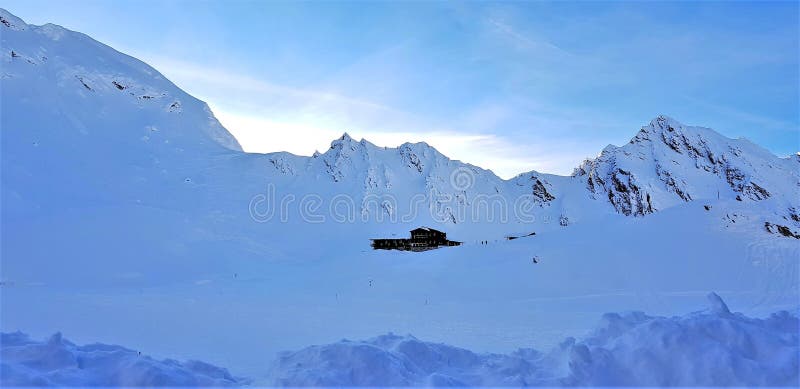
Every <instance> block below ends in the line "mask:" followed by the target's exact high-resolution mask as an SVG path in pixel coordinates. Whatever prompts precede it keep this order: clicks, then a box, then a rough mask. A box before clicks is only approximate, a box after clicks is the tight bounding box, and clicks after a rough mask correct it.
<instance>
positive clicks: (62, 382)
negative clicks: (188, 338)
mask: <svg viewBox="0 0 800 389" xmlns="http://www.w3.org/2000/svg"><path fill="white" fill-rule="evenodd" d="M0 339H1V340H2V358H1V359H0V386H4V387H6V386H30V385H33V386H233V385H239V384H242V382H240V380H239V379H237V378H234V377H233V376H231V375H230V373H228V371H227V370H225V369H222V368H219V367H216V366H213V365H209V364H207V363H204V362H199V361H187V362H178V361H175V360H171V359H165V360H163V361H158V360H155V359H152V358H150V357H148V356H144V355H140V354H139V353H138V352H136V351H133V350H129V349H126V348H124V347H120V346H112V345H105V344H99V343H98V344H90V345H85V346H77V345H75V344H73V343H72V342H70V341H68V340H66V339H64V338H63V337H62V336H61V334H60V333H57V334H55V335H53V336H51V337H50V339H48V340H47V341H45V342H38V341H34V340H31V339H30V338H28V336H27V335H25V334H23V333H21V332H15V333H8V334H6V333H4V334H2V338H0Z"/></svg>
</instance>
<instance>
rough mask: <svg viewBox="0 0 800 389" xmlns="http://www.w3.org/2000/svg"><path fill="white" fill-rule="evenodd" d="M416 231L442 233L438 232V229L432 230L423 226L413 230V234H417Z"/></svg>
mask: <svg viewBox="0 0 800 389" xmlns="http://www.w3.org/2000/svg"><path fill="white" fill-rule="evenodd" d="M416 231H424V232H439V233H442V231H439V230H437V229H435V228H430V227H425V226H422V227H417V228H415V229H413V230H411V232H416Z"/></svg>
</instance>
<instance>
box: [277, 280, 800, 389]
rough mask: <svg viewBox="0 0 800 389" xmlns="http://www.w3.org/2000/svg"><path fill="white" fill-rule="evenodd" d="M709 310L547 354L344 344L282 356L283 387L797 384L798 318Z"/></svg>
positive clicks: (626, 319) (621, 329) (622, 322)
mask: <svg viewBox="0 0 800 389" xmlns="http://www.w3.org/2000/svg"><path fill="white" fill-rule="evenodd" d="M709 300H710V303H711V304H710V305H711V306H710V308H709V309H707V310H705V311H701V312H695V313H690V314H688V315H684V316H676V317H654V316H648V315H646V314H644V313H642V312H630V313H624V314H617V313H608V314H606V315H604V316H603V319H602V322H601V324H600V325H599V326H598V328H597V329H596V330H595V331H593V332H592V333H591V334H590V335H589V336H587V337H586V338H584V339H583V340H581V341H576V340H575V339H574V338H567V339H566V340H564V341H563V342H562V343H561V344H560V345H559V346H557V347H555V348H553V349H552V350H550V351H549V352H546V353H543V352H539V351H536V350H533V349H520V350H518V351H516V352H514V353H511V354H477V353H474V352H472V351H469V350H466V349H462V348H458V347H453V346H448V345H445V344H440V343H429V342H424V341H421V340H418V339H417V338H415V337H413V336H410V335H408V336H397V335H394V334H388V335H383V336H379V337H376V338H372V339H369V340H365V341H349V340H342V341H340V342H337V343H333V344H328V345H323V346H312V347H308V348H305V349H303V350H300V351H297V352H293V353H285V354H283V355H281V356H280V357H279V359H278V361H277V362H276V365H275V367H274V370H273V373H272V374H273V376H274V377H275V381H274V384H275V385H281V386H407V385H413V386H418V385H425V386H428V385H429V386H538V385H544V386H555V385H570V386H571V385H593V386H628V385H635V386H697V385H702V386H752V385H757V386H797V385H798V383H800V382H798V368H799V367H800V365H799V364H798V351H800V350H799V349H798V318H797V316H796V315H794V314H791V313H789V312H787V311H781V312H778V313H775V314H773V315H771V316H770V317H768V318H766V319H754V318H749V317H746V316H744V315H742V314H738V313H731V312H730V311H729V310H728V308H727V307H726V306H725V303H724V302H723V301H722V300H721V299H720V298H719V296H717V295H716V294H713V293H712V294H711V295H709Z"/></svg>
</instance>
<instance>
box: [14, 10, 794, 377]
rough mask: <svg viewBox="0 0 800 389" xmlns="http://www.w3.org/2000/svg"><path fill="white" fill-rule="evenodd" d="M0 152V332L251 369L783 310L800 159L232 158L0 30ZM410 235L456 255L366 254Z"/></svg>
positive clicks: (222, 138) (169, 102) (174, 90)
mask: <svg viewBox="0 0 800 389" xmlns="http://www.w3.org/2000/svg"><path fill="white" fill-rule="evenodd" d="M0 137H2V139H0V140H1V141H0V166H1V167H2V174H0V207H1V208H2V212H0V224H1V226H2V228H0V235H1V237H2V245H0V256H1V257H2V274H1V275H0V281H2V284H0V287H2V288H3V289H2V293H3V295H2V297H3V301H2V304H0V310H1V312H0V313H1V314H0V318H2V320H0V329H2V330H3V331H15V330H18V329H20V330H24V331H26V332H29V333H31V334H32V335H33V336H37V337H41V336H43V335H44V334H50V333H53V332H55V331H64V332H65V333H69V334H70V336H71V337H73V338H74V339H76V340H77V341H87V340H92V341H95V340H99V341H104V342H111V343H119V344H126V345H131V347H136V348H142V349H145V348H146V349H148V350H154V351H153V352H156V353H160V354H161V355H175V356H176V357H180V358H183V359H193V358H199V359H202V360H208V361H210V362H212V363H214V364H218V365H224V366H235V367H236V368H237V369H240V370H239V371H245V370H247V371H249V372H253V371H257V370H258V369H260V368H262V367H263V366H261V365H260V362H259V361H261V355H262V354H263V353H271V352H275V351H278V350H280V349H300V348H301V347H304V346H306V345H308V344H312V343H317V344H320V343H330V342H333V341H335V340H337V339H340V338H341V337H343V336H347V337H351V338H360V339H363V338H367V337H370V336H374V335H375V334H379V333H386V332H387V331H394V332H397V333H409V332H411V333H414V334H415V335H417V336H420V337H422V338H425V339H430V340H433V341H444V342H447V343H451V344H459V345H463V346H464V347H469V348H471V349H475V350H477V351H493V352H494V351H497V352H507V351H509V350H510V348H512V347H513V348H516V347H519V346H520V345H523V344H531V343H534V342H536V344H537V346H539V347H548V346H547V344H548V343H547V342H552V341H554V340H556V341H557V340H560V339H561V337H562V335H565V332H566V331H565V328H564V323H569V325H570V327H571V328H569V331H568V332H567V334H576V333H580V332H581V331H585V330H588V329H589V328H591V327H592V324H593V321H594V320H595V318H596V317H598V315H600V314H602V313H603V312H612V311H622V310H629V309H642V310H648V311H649V312H652V313H653V314H659V315H669V314H675V313H682V312H685V311H686V310H687V309H689V307H693V306H695V302H694V301H692V299H693V298H695V297H696V296H698V295H699V296H704V295H705V294H706V293H707V292H708V291H711V290H715V291H719V292H720V294H722V295H724V296H725V298H726V299H727V300H729V301H732V303H734V304H736V306H739V307H743V308H742V310H743V311H744V312H745V313H747V314H748V315H761V314H765V313H771V312H773V311H775V310H777V309H786V308H789V309H794V308H796V307H797V304H796V302H797V301H798V300H797V299H798V295H799V293H800V292H799V291H798V285H797V274H798V271H799V270H798V269H800V264H798V258H799V257H800V255H798V253H800V245H799V244H798V243H800V240H798V239H794V238H796V237H800V216H798V211H797V210H798V209H800V195H798V190H799V188H800V186H799V184H800V180H799V179H798V167H800V159H798V157H797V156H793V157H790V158H779V157H777V156H774V155H772V154H771V153H769V152H768V151H766V150H764V149H761V148H759V147H758V146H756V145H753V144H752V143H750V142H748V141H745V140H734V139H729V138H726V137H724V136H722V135H720V134H718V133H716V132H714V131H713V130H710V129H705V128H699V127H689V126H684V125H682V124H680V123H678V122H677V121H675V120H673V119H670V118H667V117H663V116H659V117H657V118H656V119H654V120H653V121H652V122H651V123H650V124H649V125H647V126H645V127H643V128H642V129H641V131H639V133H638V134H636V135H635V136H634V137H633V139H632V140H631V142H630V143H628V144H626V145H624V146H621V147H614V146H609V147H607V148H606V149H605V150H603V151H602V152H601V153H600V155H599V156H598V157H597V158H595V159H592V160H588V161H586V162H584V163H583V164H581V165H580V166H579V167H578V168H577V169H576V171H575V173H574V174H573V175H571V176H557V175H551V174H545V173H539V172H528V173H523V174H520V175H519V176H517V177H514V178H513V179H510V180H503V179H501V178H499V177H497V176H496V175H495V174H493V173H492V172H491V171H489V170H485V169H481V168H479V167H476V166H473V165H470V164H467V163H464V162H461V161H456V160H451V159H449V158H447V157H446V156H444V155H442V154H441V153H439V152H438V151H437V150H436V149H435V148H433V147H432V146H430V145H427V144H425V143H415V144H404V145H401V146H399V147H396V148H387V147H380V146H377V145H374V144H372V143H370V142H368V141H366V140H360V141H357V140H355V139H352V138H351V137H350V136H348V135H347V134H345V135H343V136H342V137H341V138H339V139H336V140H334V141H333V142H332V143H331V148H330V149H329V150H326V151H325V152H323V153H316V154H314V155H313V156H297V155H292V154H289V153H285V152H278V153H269V154H252V153H245V152H243V151H241V150H240V148H239V146H238V144H237V143H236V140H235V139H234V138H233V137H232V136H231V135H230V134H229V133H228V132H227V131H226V130H225V129H224V128H223V127H222V126H221V125H220V123H219V122H218V121H217V120H216V119H215V118H214V116H213V114H212V113H211V112H210V110H209V109H208V107H207V106H206V104H205V103H203V102H201V101H199V100H197V99H195V98H193V97H191V96H189V95H188V94H186V93H185V92H183V91H182V90H180V89H179V88H178V87H176V86H175V85H174V84H172V83H171V82H169V81H168V80H167V79H165V78H164V77H163V76H162V75H160V74H159V73H158V72H157V71H156V70H154V69H152V68H151V67H149V66H147V65H146V64H144V63H142V62H140V61H138V60H136V59H134V58H131V57H129V56H126V55H125V54H122V53H119V52H117V51H115V50H113V49H112V48H110V47H108V46H105V45H103V44H102V43H99V42H96V41H94V40H93V39H91V38H90V37H87V36H85V35H83V34H80V33H77V32H72V31H69V30H66V29H64V28H62V27H59V26H55V25H44V26H32V25H28V24H25V23H24V22H23V21H22V20H20V19H18V18H16V17H15V16H13V15H11V14H10V13H8V12H7V11H5V10H0ZM419 225H428V226H431V227H438V228H440V229H442V230H444V231H446V232H447V233H448V237H449V238H451V239H454V240H460V241H463V242H464V244H463V245H462V246H460V247H454V248H447V249H442V250H432V251H428V252H424V253H406V252H388V251H386V252H375V251H372V250H370V248H369V240H368V238H374V237H388V236H393V235H403V236H405V235H406V234H407V233H408V231H409V229H410V228H412V227H417V226H419ZM531 232H536V233H537V234H536V235H535V236H530V237H527V238H525V239H516V240H513V241H511V240H505V239H503V238H504V237H505V236H506V235H516V236H521V235H528V234H529V233H531ZM478 241H483V242H484V243H483V244H478ZM534 256H536V257H538V258H540V259H541V260H540V261H537V262H536V263H535V264H533V263H532V261H531V258H532V257H534ZM198 323H202V325H198ZM209 328H214V329H215V331H213V333H209ZM199 340H200V341H199ZM540 342H543V343H544V345H542V344H540ZM549 344H550V345H552V343H549ZM253 349H256V350H259V351H258V352H255V351H249V352H243V351H242V350H253ZM209 350H213V351H209ZM236 373H238V372H236Z"/></svg>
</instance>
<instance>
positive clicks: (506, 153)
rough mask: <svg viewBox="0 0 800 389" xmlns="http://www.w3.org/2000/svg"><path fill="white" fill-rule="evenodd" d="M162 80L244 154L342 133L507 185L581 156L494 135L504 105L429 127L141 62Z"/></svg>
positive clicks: (267, 86) (344, 102)
mask: <svg viewBox="0 0 800 389" xmlns="http://www.w3.org/2000/svg"><path fill="white" fill-rule="evenodd" d="M143 57H145V60H146V61H148V62H149V63H151V64H153V66H154V67H156V68H158V69H159V70H160V71H161V72H162V73H164V74H165V75H166V76H167V77H168V78H170V79H171V80H173V81H174V82H176V83H177V84H178V85H179V86H180V87H182V88H184V89H186V90H187V91H188V92H190V93H192V94H194V95H195V96H197V97H199V98H201V99H203V100H205V101H206V102H207V103H209V105H210V106H211V108H212V110H213V111H214V113H215V115H216V116H217V118H218V119H219V120H220V122H222V124H223V125H224V126H225V127H226V128H227V129H228V130H229V131H231V132H232V133H233V134H234V136H236V137H237V139H238V140H239V142H240V143H241V144H242V146H243V147H244V149H245V150H246V151H248V152H259V153H265V152H274V151H288V152H291V153H294V154H298V155H311V154H312V153H313V152H314V151H315V150H321V151H324V150H326V149H327V148H328V146H329V144H330V141H331V140H332V139H335V138H337V137H338V136H340V135H341V133H342V132H344V131H347V132H348V133H350V135H351V136H354V137H357V138H365V139H367V140H369V141H370V142H372V143H375V144H377V145H379V146H390V147H394V146H398V145H400V144H402V143H404V142H419V141H424V142H427V143H429V144H431V145H432V146H434V147H436V148H437V149H439V150H440V151H441V152H442V153H444V154H445V155H447V156H448V157H451V158H453V159H459V160H462V161H464V162H468V163H472V164H475V165H477V166H480V167H483V168H487V169H491V170H493V171H494V172H495V173H496V174H498V175H500V176H501V177H505V178H510V177H512V176H514V175H517V174H519V173H523V172H526V171H530V170H540V171H545V172H555V173H561V174H568V173H569V172H570V171H571V169H572V167H574V166H575V165H576V164H577V162H578V161H580V160H581V159H582V158H583V157H585V156H586V153H585V152H581V151H578V152H576V151H575V148H574V147H572V146H573V145H571V144H570V145H567V144H565V145H564V148H563V149H561V150H559V146H558V143H559V142H558V141H553V140H550V141H547V142H544V141H542V142H537V143H530V144H525V143H521V142H520V141H519V140H518V139H517V140H515V139H513V138H512V137H509V136H508V135H501V134H499V131H498V130H500V129H502V127H501V126H502V123H503V121H504V120H506V119H508V118H509V117H511V116H514V113H513V112H512V111H511V109H510V108H509V107H508V106H507V105H506V104H500V103H489V104H486V105H482V106H479V107H473V108H472V109H468V110H465V112H463V114H462V115H460V116H459V117H458V118H448V120H441V119H433V118H427V117H422V116H419V115H413V114H410V113H407V112H404V111H402V110H398V109H395V108H393V107H390V106H386V105H384V104H381V103H376V102H373V101H369V100H364V99H360V98H353V97H350V96H347V95H343V94H339V93H334V92H330V91H327V90H325V89H314V88H299V87H294V86H287V85H280V84H275V83H271V82H269V81H266V80H261V79H258V78H257V77H254V76H251V75H247V74H236V73H233V72H230V71H228V70H227V69H221V68H215V67H208V66H202V65H198V64H195V63H190V62H186V61H182V60H176V59H172V58H166V57H161V56H150V55H146V54H145V55H143Z"/></svg>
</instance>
